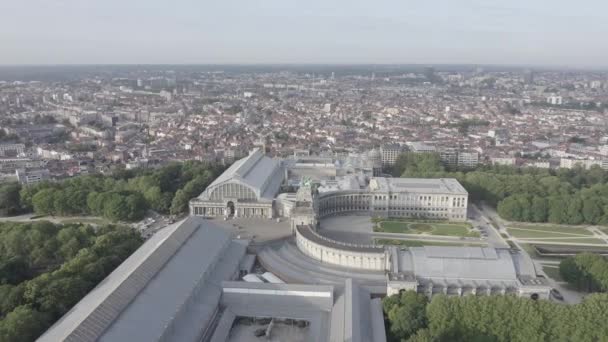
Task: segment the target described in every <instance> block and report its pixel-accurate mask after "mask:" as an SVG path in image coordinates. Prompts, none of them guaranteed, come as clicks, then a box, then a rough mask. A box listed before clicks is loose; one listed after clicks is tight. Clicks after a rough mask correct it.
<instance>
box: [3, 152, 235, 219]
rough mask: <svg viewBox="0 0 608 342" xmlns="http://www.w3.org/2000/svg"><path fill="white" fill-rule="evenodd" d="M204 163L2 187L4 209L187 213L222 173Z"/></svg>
mask: <svg viewBox="0 0 608 342" xmlns="http://www.w3.org/2000/svg"><path fill="white" fill-rule="evenodd" d="M222 170H223V169H222V167H220V166H218V165H210V164H205V163H201V162H193V161H187V162H184V163H172V164H169V165H167V166H164V167H162V168H159V169H155V170H150V169H140V170H123V171H119V172H116V173H114V174H112V175H109V176H101V175H87V176H80V177H74V178H71V179H67V180H64V181H62V182H42V183H38V184H34V185H30V186H24V187H21V186H20V185H19V184H17V183H12V184H7V185H3V186H2V187H0V214H4V215H11V214H16V213H20V212H34V213H36V214H38V215H58V216H71V215H95V216H102V217H105V218H107V219H109V220H112V221H137V220H140V219H141V218H143V217H144V215H145V213H146V211H147V210H148V209H150V208H151V209H154V210H156V211H157V212H159V213H163V214H169V213H171V214H181V213H184V212H186V211H187V210H188V201H189V200H190V199H191V198H193V197H196V196H198V195H199V194H200V193H201V192H203V190H204V189H205V188H206V187H207V186H208V185H209V184H210V183H211V182H212V181H213V180H214V179H215V178H216V177H217V176H218V175H219V174H220V173H221V171H222Z"/></svg>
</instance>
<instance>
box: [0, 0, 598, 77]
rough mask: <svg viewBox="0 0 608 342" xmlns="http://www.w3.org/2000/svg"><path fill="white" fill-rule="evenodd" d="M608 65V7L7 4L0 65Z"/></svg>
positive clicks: (472, 0) (142, 0)
mask: <svg viewBox="0 0 608 342" xmlns="http://www.w3.org/2000/svg"><path fill="white" fill-rule="evenodd" d="M73 63H76V64H97V63H100V64H115V63H118V64H132V63H134V64H140V63H141V64H156V63H167V64H171V63H180V64H182V63H187V64H204V63H404V64H406V63H422V64H439V63H466V64H536V65H547V64H548V65H568V66H608V1H607V0H577V1H572V0H500V1H497V0H485V1H482V0H394V1H393V0H373V1H372V0H369V1H359V0H264V1H259V0H213V1H210V0H173V1H171V0H0V64H73Z"/></svg>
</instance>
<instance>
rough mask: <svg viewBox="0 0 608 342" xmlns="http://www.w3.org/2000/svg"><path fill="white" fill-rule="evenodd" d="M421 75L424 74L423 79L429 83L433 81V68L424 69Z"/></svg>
mask: <svg viewBox="0 0 608 342" xmlns="http://www.w3.org/2000/svg"><path fill="white" fill-rule="evenodd" d="M423 73H424V77H426V79H427V80H428V81H429V82H433V81H435V68H433V67H426V68H424V71H423Z"/></svg>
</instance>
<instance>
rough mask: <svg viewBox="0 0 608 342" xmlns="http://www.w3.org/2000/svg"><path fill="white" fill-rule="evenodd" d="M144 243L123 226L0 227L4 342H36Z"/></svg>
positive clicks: (0, 324) (1, 341) (0, 314)
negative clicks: (94, 227) (35, 341)
mask: <svg viewBox="0 0 608 342" xmlns="http://www.w3.org/2000/svg"><path fill="white" fill-rule="evenodd" d="M141 243H142V239H141V237H140V235H139V233H137V232H136V231H134V230H132V229H130V228H126V227H120V226H112V225H109V226H103V227H99V228H96V229H93V228H92V227H91V226H88V225H81V224H69V225H55V224H53V223H50V222H47V221H38V222H34V223H14V222H6V223H0V342H5V341H6V342H14V341H24V342H27V341H34V340H35V339H36V338H37V337H38V336H39V335H40V334H41V333H42V332H44V331H45V330H46V329H47V328H48V327H50V326H51V325H52V324H53V323H54V322H55V321H56V320H57V319H59V318H60V317H61V316H62V315H63V314H65V313H66V312H67V311H69V310H70V308H71V307H72V306H73V305H74V304H76V303H77V302H78V301H79V300H80V299H81V298H82V297H83V296H85V295H86V294H87V293H88V292H89V291H90V290H91V289H92V288H93V287H95V286H96V285H97V284H98V283H99V282H100V281H101V280H103V279H104V278H105V277H106V276H107V275H108V274H109V273H110V272H112V271H113V270H114V268H116V267H117V266H118V265H119V264H120V263H121V262H122V261H123V260H124V259H126V258H127V257H128V256H129V255H130V254H131V253H132V252H133V251H135V250H136V249H137V248H138V247H139V246H140V245H141Z"/></svg>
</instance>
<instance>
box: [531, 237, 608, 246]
mask: <svg viewBox="0 0 608 342" xmlns="http://www.w3.org/2000/svg"><path fill="white" fill-rule="evenodd" d="M534 241H535V242H534V244H536V245H540V244H542V243H551V242H560V243H591V244H596V245H606V242H604V240H601V239H594V238H582V239H542V240H534Z"/></svg>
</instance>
